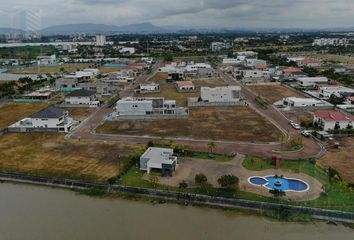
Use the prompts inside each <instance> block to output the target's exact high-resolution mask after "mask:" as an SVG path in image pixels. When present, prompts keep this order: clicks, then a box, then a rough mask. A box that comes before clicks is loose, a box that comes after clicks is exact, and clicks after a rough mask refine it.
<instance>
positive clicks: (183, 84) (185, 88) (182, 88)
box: [176, 81, 195, 92]
mask: <svg viewBox="0 0 354 240" xmlns="http://www.w3.org/2000/svg"><path fill="white" fill-rule="evenodd" d="M176 88H177V91H178V92H193V91H194V90H195V86H194V84H193V82H192V81H178V82H176Z"/></svg>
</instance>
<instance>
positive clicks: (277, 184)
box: [248, 176, 310, 192]
mask: <svg viewBox="0 0 354 240" xmlns="http://www.w3.org/2000/svg"><path fill="white" fill-rule="evenodd" d="M248 182H249V183H251V184H252V185H256V186H262V187H265V188H267V189H272V190H281V191H285V192H286V191H293V192H305V191H308V190H309V189H310V186H309V184H308V183H306V182H304V181H302V180H300V179H292V178H285V177H277V176H266V177H251V178H249V179H248Z"/></svg>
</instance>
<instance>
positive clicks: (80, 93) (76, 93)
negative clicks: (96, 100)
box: [66, 89, 95, 97]
mask: <svg viewBox="0 0 354 240" xmlns="http://www.w3.org/2000/svg"><path fill="white" fill-rule="evenodd" d="M94 94H95V92H93V91H88V90H84V89H80V90H76V91H73V92H71V93H69V94H68V95H66V97H91V96H92V95H94Z"/></svg>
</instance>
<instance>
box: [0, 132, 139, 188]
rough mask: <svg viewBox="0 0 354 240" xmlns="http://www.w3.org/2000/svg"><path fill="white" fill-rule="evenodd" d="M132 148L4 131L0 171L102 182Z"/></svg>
mask: <svg viewBox="0 0 354 240" xmlns="http://www.w3.org/2000/svg"><path fill="white" fill-rule="evenodd" d="M136 148H137V147H136V146H131V145H123V144H121V145H118V144H108V143H87V142H79V141H70V142H69V141H64V135H61V134H42V133H31V134H7V135H5V136H3V137H1V138H0V152H1V160H0V170H2V171H16V172H25V173H31V174H40V175H48V176H56V177H68V178H77V179H84V180H91V181H102V180H107V179H109V178H111V177H114V176H116V174H117V173H118V172H119V161H120V160H121V159H122V157H124V155H126V154H129V153H130V152H132V151H134V150H135V149H136ZM118 155H120V159H119V158H118Z"/></svg>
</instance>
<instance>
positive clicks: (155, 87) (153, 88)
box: [139, 83, 160, 93]
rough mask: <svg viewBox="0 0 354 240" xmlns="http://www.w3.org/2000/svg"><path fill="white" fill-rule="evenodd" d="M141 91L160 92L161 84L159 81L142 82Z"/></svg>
mask: <svg viewBox="0 0 354 240" xmlns="http://www.w3.org/2000/svg"><path fill="white" fill-rule="evenodd" d="M139 91H140V93H151V92H160V85H159V84H157V83H150V84H141V85H140V86H139Z"/></svg>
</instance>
